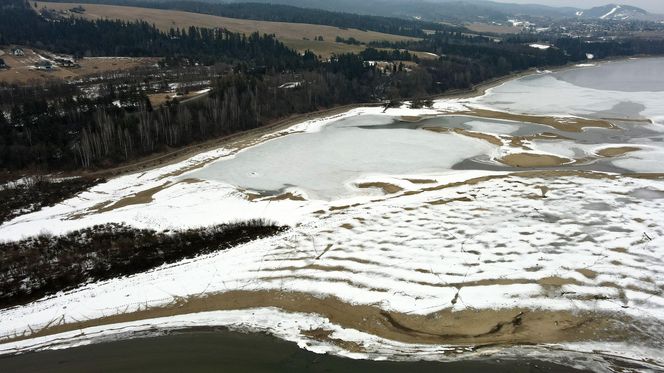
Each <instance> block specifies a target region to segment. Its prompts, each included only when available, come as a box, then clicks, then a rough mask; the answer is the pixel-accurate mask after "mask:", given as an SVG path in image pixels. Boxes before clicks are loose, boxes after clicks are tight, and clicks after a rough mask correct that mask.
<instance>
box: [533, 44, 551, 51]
mask: <svg viewBox="0 0 664 373" xmlns="http://www.w3.org/2000/svg"><path fill="white" fill-rule="evenodd" d="M529 47H531V48H537V49H542V50H546V49H549V48H551V46H550V45H548V44H538V43H534V44H530V45H529Z"/></svg>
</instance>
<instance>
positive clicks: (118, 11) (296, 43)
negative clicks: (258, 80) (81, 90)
mask: <svg viewBox="0 0 664 373" xmlns="http://www.w3.org/2000/svg"><path fill="white" fill-rule="evenodd" d="M37 4H38V5H37V6H38V7H39V8H40V9H41V8H42V7H46V8H50V9H56V10H60V11H68V10H69V9H71V8H74V7H76V6H78V5H79V4H80V3H47V2H37ZM82 5H83V7H84V8H85V12H84V13H83V14H77V13H71V14H73V15H76V16H81V17H85V18H87V19H104V18H107V19H122V20H126V21H133V20H138V19H141V20H144V21H146V22H148V23H151V24H154V25H155V26H157V27H158V28H160V29H161V30H169V29H170V28H176V27H179V28H186V27H189V26H198V27H208V28H212V27H223V28H226V29H228V30H230V31H233V32H241V33H245V34H250V33H252V32H255V31H258V32H260V33H266V34H275V35H276V36H277V38H278V39H279V40H281V41H282V42H284V43H285V44H286V45H288V46H289V47H291V48H293V49H296V50H299V51H304V50H306V49H310V50H312V51H314V52H315V53H317V54H319V55H321V56H324V57H329V56H330V55H331V54H332V53H343V52H357V51H360V50H362V49H364V47H363V46H360V45H347V44H342V43H336V42H334V40H335V39H336V37H337V36H340V37H342V38H344V39H348V38H351V37H353V38H355V39H357V40H359V41H360V42H363V43H368V42H370V41H382V40H385V41H399V40H409V39H414V38H409V37H406V36H399V35H391V34H384V33H380V32H374V31H362V30H357V29H341V28H338V27H332V26H323V25H310V24H302V23H287V22H267V21H254V20H247V19H235V18H226V17H218V16H212V15H207V14H198V13H189V12H181V11H174V10H161V9H148V8H137V7H126V6H114V5H96V4H82ZM318 36H322V37H323V40H324V41H315V40H314V38H316V37H318Z"/></svg>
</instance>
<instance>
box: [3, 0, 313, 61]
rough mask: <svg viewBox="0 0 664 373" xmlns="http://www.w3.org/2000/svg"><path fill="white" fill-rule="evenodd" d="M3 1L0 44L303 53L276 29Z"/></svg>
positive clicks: (78, 51) (268, 57)
mask: <svg viewBox="0 0 664 373" xmlns="http://www.w3.org/2000/svg"><path fill="white" fill-rule="evenodd" d="M6 1H8V2H9V3H7V4H3V6H2V7H0V19H1V20H2V22H0V45H3V44H19V45H27V46H32V47H36V48H40V49H48V50H51V51H55V52H60V53H67V54H71V55H74V56H76V57H82V56H132V57H143V56H154V57H161V56H169V57H170V62H171V63H176V62H180V63H184V64H194V63H200V64H211V63H214V62H219V61H226V62H233V61H239V60H241V61H245V62H248V63H252V64H256V65H266V66H273V67H276V68H285V67H292V66H299V65H301V64H302V62H303V59H302V58H301V56H299V55H298V54H297V53H296V52H295V51H293V50H291V49H289V48H287V47H286V46H285V45H284V44H283V43H281V42H279V41H278V40H276V39H275V38H274V35H260V34H258V33H254V34H251V35H249V36H246V35H244V34H240V33H233V32H230V31H228V30H224V29H206V28H197V27H189V28H188V29H185V30H180V29H172V30H170V31H169V32H166V33H165V32H161V31H160V30H158V29H157V28H156V27H155V26H154V25H150V24H148V23H147V22H142V21H137V22H124V21H117V20H106V19H104V20H94V21H88V20H82V19H75V18H61V17H60V16H58V15H54V14H53V13H50V12H43V13H42V14H41V15H40V14H37V13H36V12H35V11H34V10H32V9H31V8H30V5H29V3H27V2H24V1H23V0H6Z"/></svg>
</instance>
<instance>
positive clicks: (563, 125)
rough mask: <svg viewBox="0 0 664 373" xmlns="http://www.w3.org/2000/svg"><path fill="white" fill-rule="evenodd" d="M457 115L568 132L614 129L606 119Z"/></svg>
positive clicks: (472, 112) (478, 112)
mask: <svg viewBox="0 0 664 373" xmlns="http://www.w3.org/2000/svg"><path fill="white" fill-rule="evenodd" d="M456 114H457V115H471V116H476V117H481V118H492V119H503V120H511V121H515V122H526V123H535V124H542V125H545V126H549V127H553V128H555V129H558V130H561V131H567V132H581V131H582V130H583V129H584V128H591V127H595V128H614V125H613V124H612V123H611V122H609V121H608V120H604V119H585V118H577V117H550V116H537V115H526V114H512V113H507V112H503V111H495V110H486V109H470V111H466V112H460V113H456Z"/></svg>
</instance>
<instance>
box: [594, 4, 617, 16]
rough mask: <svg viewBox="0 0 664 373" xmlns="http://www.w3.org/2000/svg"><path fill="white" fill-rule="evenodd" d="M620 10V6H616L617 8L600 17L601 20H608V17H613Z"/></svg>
mask: <svg viewBox="0 0 664 373" xmlns="http://www.w3.org/2000/svg"><path fill="white" fill-rule="evenodd" d="M618 9H620V5H616V6H615V7H614V8H613V9H611V10H610V11H609V12H608V13H606V14H605V15H603V16H601V17H599V18H600V19H606V18H607V17H609V16H610V15H612V14H613V13H615V12H616V11H617V10H618Z"/></svg>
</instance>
